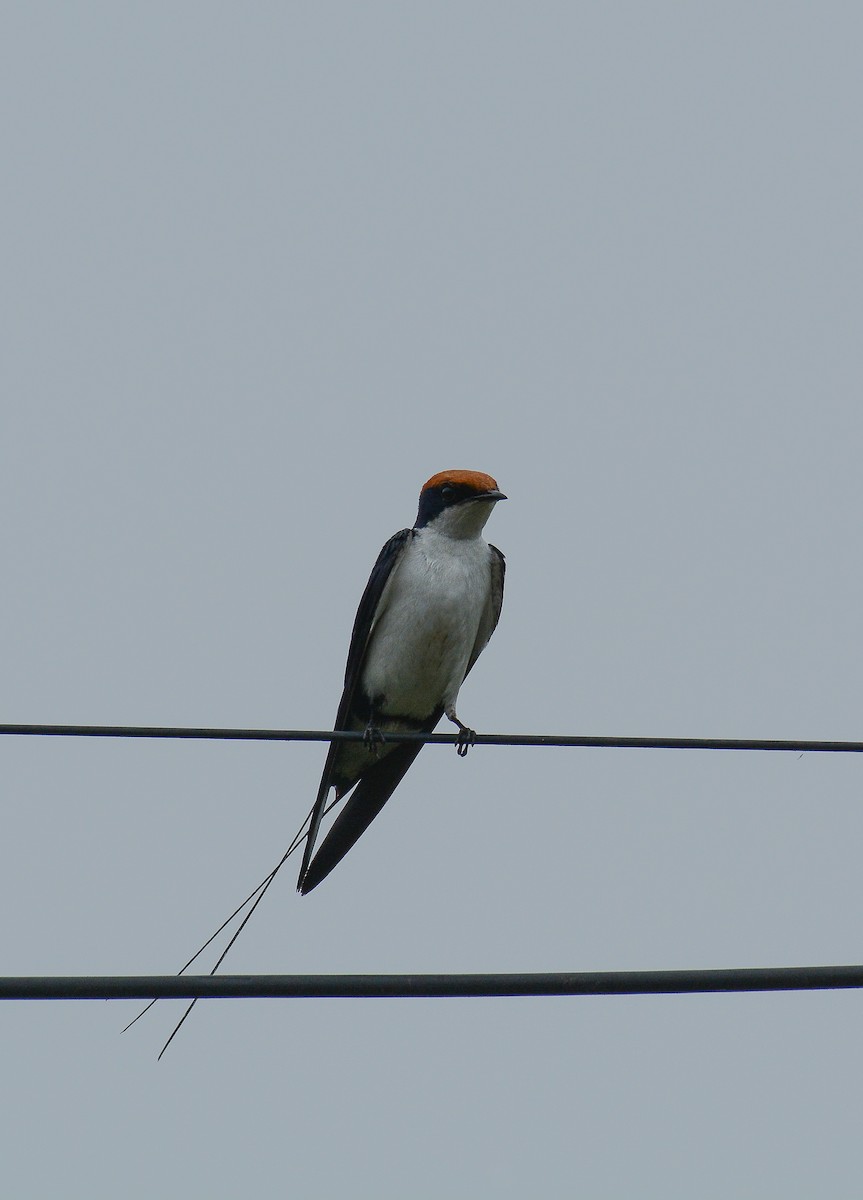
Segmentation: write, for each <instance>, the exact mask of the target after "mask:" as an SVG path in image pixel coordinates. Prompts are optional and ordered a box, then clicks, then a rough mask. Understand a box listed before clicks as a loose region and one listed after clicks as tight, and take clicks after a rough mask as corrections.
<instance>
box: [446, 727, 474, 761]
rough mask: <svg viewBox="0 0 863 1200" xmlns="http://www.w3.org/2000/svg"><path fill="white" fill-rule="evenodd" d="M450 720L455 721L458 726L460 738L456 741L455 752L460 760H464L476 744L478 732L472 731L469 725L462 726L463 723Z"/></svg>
mask: <svg viewBox="0 0 863 1200" xmlns="http://www.w3.org/2000/svg"><path fill="white" fill-rule="evenodd" d="M450 720H451V721H452V720H455V723H456V725H458V737H457V738H456V740H455V752H456V754H457V755H458V756H459V758H464V756H465V755H466V754H467V752H468V750H470V748H471V746H473V745H475V743H476V730H475V729H470V728H469V727H468V726H467V725H462V723H461V721H459V720H457V719H455V718H453V717H450Z"/></svg>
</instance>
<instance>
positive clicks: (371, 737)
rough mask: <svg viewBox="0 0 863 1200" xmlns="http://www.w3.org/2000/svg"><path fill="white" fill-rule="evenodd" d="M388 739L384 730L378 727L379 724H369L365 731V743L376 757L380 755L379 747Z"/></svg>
mask: <svg viewBox="0 0 863 1200" xmlns="http://www.w3.org/2000/svg"><path fill="white" fill-rule="evenodd" d="M386 740H387V739H386V738H385V737H384V735H383V731H382V730H380V729H378V727H377V725H367V726H366V727H365V729H364V731H363V745H364V746H365V748H366V750H368V752H369V754H371V755H372V756H373V757H374V758H377V756H378V748H379V747H380V746H382V745H383V744H384V742H385V741H386Z"/></svg>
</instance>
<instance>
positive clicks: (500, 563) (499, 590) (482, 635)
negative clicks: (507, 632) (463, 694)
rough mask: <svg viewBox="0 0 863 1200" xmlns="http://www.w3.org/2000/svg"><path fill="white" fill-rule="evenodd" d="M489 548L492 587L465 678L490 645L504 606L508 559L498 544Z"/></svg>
mask: <svg viewBox="0 0 863 1200" xmlns="http://www.w3.org/2000/svg"><path fill="white" fill-rule="evenodd" d="M489 550H491V587H490V588H489V593H488V601H487V603H486V606H485V611H484V612H483V614H482V619H481V620H480V623H479V629H478V630H477V634H476V641H475V642H474V644H473V650H472V651H471V655H470V658H469V659H468V664H467V671H465V673H464V674H465V678H467V676H468V673H469V672H470V669H471V667H472V666H473V664H474V663H475V662H476V660H477V659H478V658H479V656H480V655H481V654H482V652H483V650H484V649H485V648H486V646H487V645H488V642H489V638H490V637H491V635H492V634H493V633H494V631H495V629H496V628H497V623H498V621H499V620H500V610H501V609H502V608H503V577H504V575H505V573H506V559H505V558H504V556H503V554H502V553H501V552H500V550H498V548H497V546H489Z"/></svg>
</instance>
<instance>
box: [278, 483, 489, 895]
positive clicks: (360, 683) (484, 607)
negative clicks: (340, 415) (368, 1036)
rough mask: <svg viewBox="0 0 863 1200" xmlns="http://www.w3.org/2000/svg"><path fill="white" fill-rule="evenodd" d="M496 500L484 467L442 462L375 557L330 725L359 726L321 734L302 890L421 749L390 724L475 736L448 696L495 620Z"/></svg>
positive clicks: (462, 747) (340, 853)
mask: <svg viewBox="0 0 863 1200" xmlns="http://www.w3.org/2000/svg"><path fill="white" fill-rule="evenodd" d="M505 499H506V496H504V494H503V492H502V491H501V490H500V489H499V488H498V486H497V483H496V482H495V481H494V479H492V477H491V476H490V475H484V474H483V473H482V472H480V471H441V472H440V474H438V475H433V476H432V477H431V479H430V480H429V481H428V482H427V483H426V484H425V486H424V487H423V489H422V491H421V492H420V498H419V509H418V511H417V517H416V521H415V522H414V525H413V528H411V529H402V530H401V532H399V533H397V534H395V535H394V536H393V537H391V538H390V540H389V541H388V542H387V543H386V545H385V546H384V547H383V549H382V550H381V552H380V554H379V555H378V559H377V562H376V563H375V565H374V567H373V568H372V573H371V575H370V577H369V581H368V583H367V584H366V589H365V591H364V592H363V595H362V599H361V600H360V606H359V609H358V610H357V615H356V620H355V621H354V627H353V633H352V635H351V642H350V649H349V651H348V661H347V666H346V668H345V687H344V692H343V693H342V698H341V701H340V703H339V708H338V712H337V714H336V720H335V726H334V728H335V729H336V730H353V731H355V732H361V731H362V732H363V733H364V734H365V736H364V738H363V740H362V741H357V742H331V743H330V748H329V752H328V754H327V759H326V762H325V764H324V770H323V775H322V776H321V783H320V787H319V788H318V794H317V799H316V800H315V805H314V808H313V809H312V812H311V817H310V821H309V831H308V834H307V836H306V842H305V851H304V854H303V862H302V866H301V868H300V875H299V879H298V881H297V889H298V890H299V891H300V892H301V893H302V894H303V895H306V894H307V893H308V892H310V891H311V890H312V888H315V887H317V885H318V884H319V883H320V882H321V881H322V880H323V879H325V878H326V876H327V875H329V873H330V871H332V869H333V867H335V866H336V865H337V864H338V863H339V862H340V861H341V860H342V858H344V856H345V855H346V854H347V852H348V851H349V850H350V848H351V847H352V846H353V845H354V843H355V842H356V841H357V839H358V838H359V837H360V836H361V834H363V833H364V832H365V830H366V829H367V828H368V826H369V825H370V824H371V822H372V821H373V820H374V818H375V817H376V816H377V815H378V813H379V812H380V811H381V809H382V808H383V806H384V805H385V804H386V802H387V800H389V798H390V796H391V795H392V794H393V792H394V791H395V789H396V787H397V786H398V785H399V783H400V782H401V780H402V779H403V777H404V775H405V773H406V772H407V770H408V768H409V767H410V765H411V763H412V762H413V761H414V759H415V758H416V756H417V755H418V754H419V752H420V750H421V749H422V746H423V743H421V742H419V743H416V744H414V743H408V742H401V743H391V744H387V740H386V735H387V734H388V733H395V732H408V731H417V732H420V733H431V731H432V730H433V729H434V728H435V726H436V725H437V724H438V722H439V721H440V720H441V718H442V717H443V716H446V717H447V718H448V719H449V720H450V721H452V722H453V724H454V725H456V726H457V727H458V731H459V735H458V740H457V742H456V748H457V750H458V753H459V754H460V755H464V754H466V753H467V751H468V748H469V746H470V745H471V744H472V742H473V739H474V738H475V736H476V735H475V733H474V731H473V730H472V729H470V728H469V727H468V726H467V725H465V724H463V723H462V722H461V721H460V720H459V717H458V715H457V713H456V700H457V699H458V693H459V689H460V688H461V685H462V684H463V683H464V680H465V677H466V676H467V675H468V673H469V672H470V670H471V668H472V667H473V665H474V663H475V662H476V660H477V659H478V658H479V656H480V654H481V653H482V651H483V650H484V649H485V647H486V645H487V644H488V641H489V638H490V637H491V635H492V633H493V632H494V630H495V627H496V626H497V623H498V620H499V618H500V610H501V605H502V603H503V580H504V570H505V564H504V556H503V554H501V552H500V550H498V549H497V547H496V546H491V545H489V544H488V543H487V542H485V541H484V540H483V537H482V531H483V528H484V526H485V523H486V521H487V520H488V518H489V517H490V516H491V511H492V509H493V508H494V506H495V504H497V502H498V501H499V500H505ZM333 788H335V793H336V794H335V802H336V803H337V802H338V801H340V800H342V799H343V798H344V797H345V796H347V797H348V798H347V800H346V802H345V804H344V806H343V807H342V809H341V810H340V812H339V814H338V816H337V817H336V819H335V821H334V822H333V825H332V827H331V828H330V830H329V832H328V833H327V835H326V837H325V838H324V839H323V841H322V842H321V845H320V848H319V849H318V852H317V854H315V853H314V851H315V842H316V840H317V836H318V833H319V831H320V826H321V819H322V817H323V815H324V811H325V810H326V808H327V800H328V797H329V794H330V791H331V790H332V789H333ZM352 789H353V790H352ZM348 793H350V795H348Z"/></svg>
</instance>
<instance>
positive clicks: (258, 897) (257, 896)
mask: <svg viewBox="0 0 863 1200" xmlns="http://www.w3.org/2000/svg"><path fill="white" fill-rule="evenodd" d="M337 803H338V801H337V800H333V801H332V802H331V803H330V804H328V805H327V806H326V808H325V810H324V813H323V814H322V815H324V816H325V815H326V814H327V813H328V812H330V810H331V809H332V808H333V806H334V805H335V804H337ZM313 811H314V809H313V808H312V809H310V810H309V812H308V815H307V816H306V819H305V820H304V821H303V824H302V825H301V827H300V829H299V830H298V832H297V834H296V835H295V836H294V838H293V840H292V841H291V843H290V845H289V846H288V848H287V850H286V851H285V852H284V854H283V855H282V857H281V858H280V859H279V861H278V862H277V863H276V865H275V866H274V867H273V869H272V871H270V873H269V874H268V875H266V876H265V877H264V878H263V879H262V880H261V882H260V883H259V884H258V885H257V887H256V888H254V889H253V890H252V891H251V892H250V893H249V894H248V896H247V897H246V898H245V900H243V902H242V903H241V904H238V905H237V907H236V908H235V909H234V911H233V912H232V913H231V915H230V916H229V917H226V918H225V920H224V921H223V922H222V924H221V925H220V926H219V928H218V929H217V930H216V931H215V933H212V934H211V935H210V936H209V937H208V938H207V940H206V941H205V942H204V943H203V944H202V945H201V946H199V948H198V949H197V950H196V951H195V953H194V954H193V955H192V957H191V958H190V959H188V961H187V962H185V963H184V964H183V966H182V967H181V968H180V970H179V971H178V972H177V974H178V975H183V974H185V972H186V971H187V970H188V969H189V967H190V966H191V965H192V963H194V962H195V961H196V960H197V959H198V958H199V957H200V956H201V955H202V954H203V953H204V951H205V950H206V949H207V947H208V946H210V945H211V944H212V943H213V942H214V941H215V940H216V938H217V937H218V936H219V934H220V933H222V932H223V931H224V930H225V929H226V928H227V927H228V926H229V925H230V924H231V922H232V921H233V920H234V919H235V918H236V917H238V916H239V915H240V913H241V912H242V911H243V909H244V908H246V907H247V906H248V905H249V904H251V908H249V911H248V912H247V913H246V915H245V916H244V917H243V919H242V921H241V922H240V924H239V925H238V926H237V929H236V930H235V931H234V933H233V934H232V935H231V938H230V940H229V941H228V944H227V946H226V947H225V949H224V950H223V951H222V953H221V954H220V955H219V957H218V959H217V960H216V963H215V965H214V966H213V968H212V970H211V971H209V972H208V973H209V974H210V975H215V973H216V972H217V971H218V969H219V967H220V966H221V965H222V963H223V962H224V960H225V958H226V956H227V954H228V951H229V950H230V949H231V947H232V946H233V944H234V942H236V940H237V938H238V937H239V936H240V934H241V933H242V932H243V930H244V929H245V927H246V925H247V924H248V922H249V920H250V919H251V917H252V914H253V913H254V911H255V909H256V908H257V907H258V905H259V904H260V903H261V901H262V900H263V898H264V896H265V895H266V894H267V891H268V890H269V888H270V885H271V884H272V883H273V880H274V879H275V878H276V876H277V875H278V873H279V871H280V870H281V869H282V867H283V866H284V865H285V863H286V862H287V861H288V859H289V858H290V857H291V855H292V854H294V853H295V852H296V851H297V850H298V849H299V847H300V846H301V845H302V844H303V841H304V839H305V838H306V836H307V833H308V827H309V821H310V820H311V816H312V812H313ZM197 1002H198V1000H197V997H196V998H195V999H194V1000H192V1002H191V1003H190V1004H189V1006H188V1007H187V1008H186V1011H185V1012H184V1013H183V1015H182V1017H181V1018H180V1020H179V1021H178V1022H177V1024H176V1025H175V1026H174V1028H173V1030H172V1031H171V1035H170V1037H169V1038H168V1040H167V1041H166V1042H165V1044H164V1046H163V1047H162V1049H161V1050H160V1051H159V1058H160V1059H161V1057H162V1055H163V1054H164V1053H165V1051H166V1050H167V1049H168V1047H169V1046H170V1044H171V1042H172V1041H173V1040H174V1038H175V1037H176V1036H177V1033H178V1032H179V1030H180V1027H181V1025H182V1024H183V1023H184V1021H185V1020H186V1018H187V1017H188V1016H189V1013H191V1011H192V1009H193V1008H194V1007H195V1005H196V1004H197ZM155 1003H156V1000H155V999H154V1000H151V1001H150V1002H149V1004H147V1005H146V1006H145V1007H144V1008H142V1009H141V1011H140V1012H139V1013H138V1015H137V1016H136V1017H133V1019H132V1020H131V1021H130V1022H129V1024H128V1025H126V1027H125V1028H124V1029H123V1031H122V1032H123V1033H125V1032H126V1030H127V1029H131V1028H132V1026H133V1025H134V1024H135V1022H136V1021H139V1020H140V1019H141V1017H143V1015H144V1013H146V1012H149V1010H150V1009H151V1008H152V1007H153V1005H154V1004H155Z"/></svg>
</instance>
